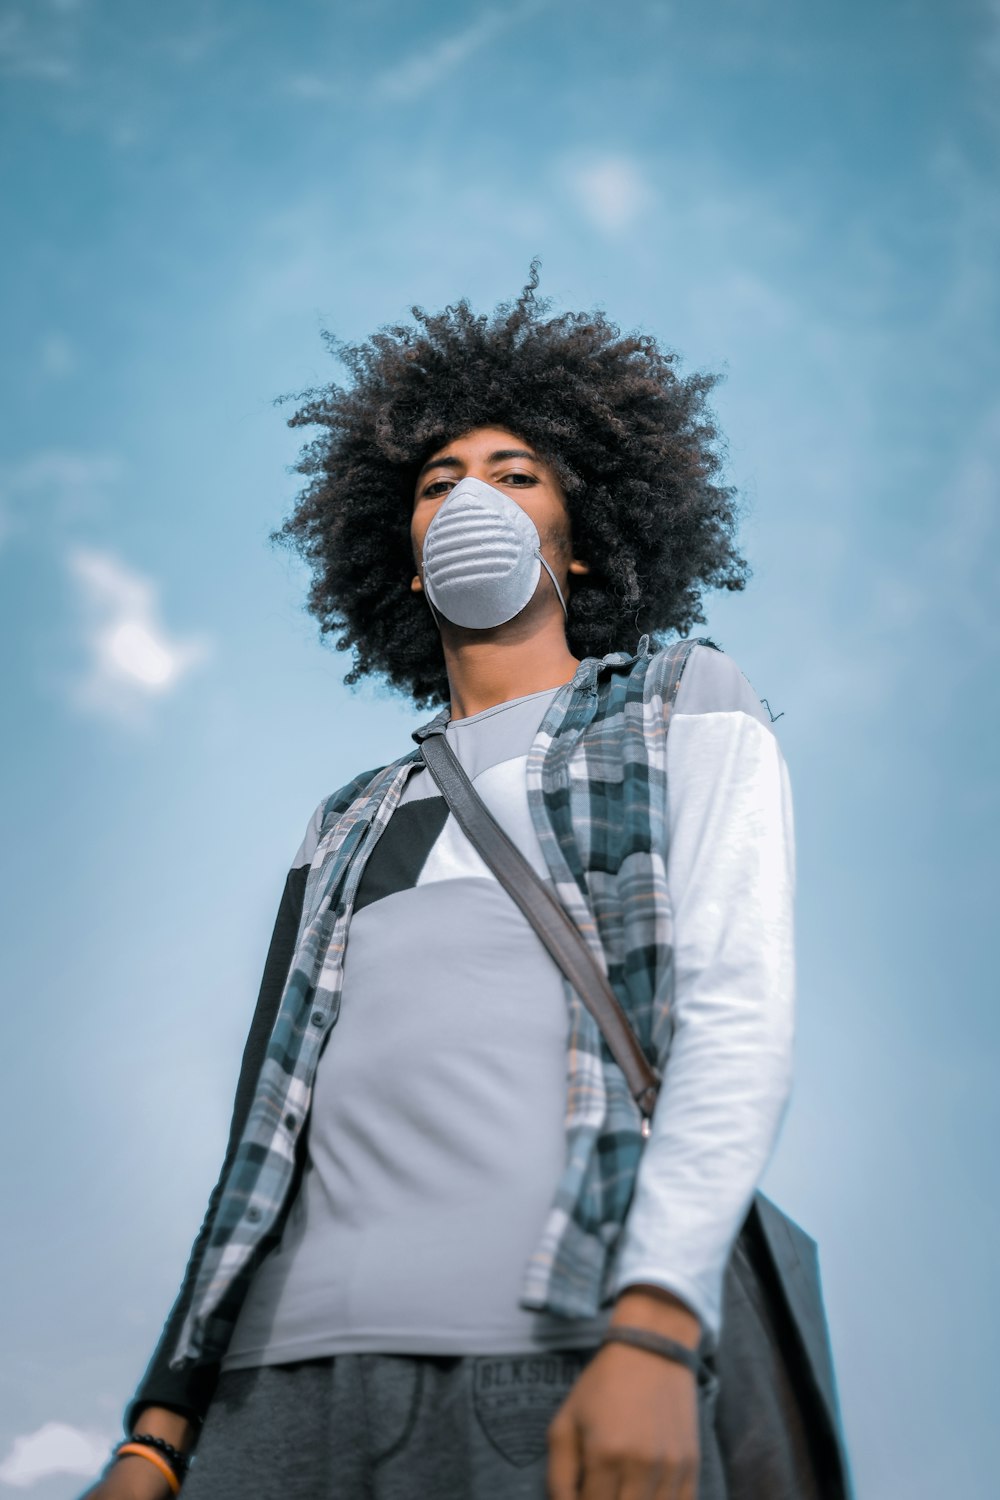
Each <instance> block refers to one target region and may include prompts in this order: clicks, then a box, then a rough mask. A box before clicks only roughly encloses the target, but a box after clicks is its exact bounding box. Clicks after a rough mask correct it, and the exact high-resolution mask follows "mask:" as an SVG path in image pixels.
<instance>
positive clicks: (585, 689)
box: [410, 635, 650, 745]
mask: <svg viewBox="0 0 1000 1500" xmlns="http://www.w3.org/2000/svg"><path fill="white" fill-rule="evenodd" d="M649 655H650V650H649V636H648V635H644V636H643V637H642V638H641V639H640V641H639V644H638V646H637V647H636V649H635V652H634V654H633V655H631V656H630V655H629V653H628V652H627V651H610V652H609V653H608V655H607V656H585V657H584V659H583V661H582V662H581V663H580V665H579V666H578V667H577V669H576V671H575V672H574V673H573V676H572V678H571V679H570V685H571V686H572V688H573V691H574V692H576V693H594V692H596V691H597V679H598V678H599V677H600V675H601V673H602V672H604V671H613V670H615V669H616V668H618V667H626V666H631V665H632V664H633V663H634V662H637V661H638V660H639V658H640V657H643V656H649ZM450 722H451V706H450V704H447V703H446V704H445V705H444V707H443V708H440V709H439V710H438V712H437V713H436V714H435V715H434V717H433V719H430V720H428V722H427V723H426V724H421V726H420V728H419V729H414V730H413V731H412V733H411V736H410V738H411V739H413V740H415V741H416V743H417V744H418V745H419V744H420V742H421V740H425V739H426V738H427V736H428V735H430V734H441V733H443V732H444V730H445V729H446V728H447V726H448V724H449V723H450Z"/></svg>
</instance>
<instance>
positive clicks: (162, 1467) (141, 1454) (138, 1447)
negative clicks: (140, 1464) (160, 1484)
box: [115, 1443, 181, 1495]
mask: <svg viewBox="0 0 1000 1500" xmlns="http://www.w3.org/2000/svg"><path fill="white" fill-rule="evenodd" d="M126 1453H134V1454H135V1455H136V1457H137V1458H146V1459H148V1460H149V1462H150V1463H151V1464H155V1465H156V1467H157V1468H158V1469H159V1471H160V1473H161V1474H162V1475H163V1477H164V1479H165V1480H166V1481H167V1483H168V1484H169V1486H170V1493H171V1494H172V1495H179V1494H180V1492H181V1482H180V1480H179V1479H178V1478H177V1475H176V1474H175V1473H174V1471H173V1469H172V1468H171V1467H170V1465H169V1464H168V1463H167V1460H166V1459H165V1458H161V1457H160V1455H159V1454H158V1453H156V1452H154V1450H153V1449H152V1448H147V1447H145V1445H144V1444H142V1443H122V1445H121V1447H120V1448H119V1449H118V1452H117V1454H116V1455H115V1456H116V1457H117V1458H122V1457H123V1456H124V1455H125V1454H126Z"/></svg>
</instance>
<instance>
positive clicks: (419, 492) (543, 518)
mask: <svg viewBox="0 0 1000 1500" xmlns="http://www.w3.org/2000/svg"><path fill="white" fill-rule="evenodd" d="M468 477H471V478H473V479H481V480H483V481H484V482H485V483H486V484H491V485H493V486H494V488H496V489H498V490H502V491H503V493H504V494H506V495H509V496H510V498H511V499H512V500H513V501H514V502H515V504H517V505H519V506H520V507H521V509H522V510H523V511H525V512H526V514H527V515H529V516H530V517H531V519H532V521H534V523H535V527H536V529H537V531H538V535H539V537H540V539H541V543H542V555H543V557H544V558H545V561H546V562H547V563H548V564H549V566H550V567H551V568H552V570H553V572H554V573H555V575H556V577H557V578H559V580H560V587H563V585H564V583H565V581H566V575H567V573H586V572H587V571H588V566H587V564H586V563H585V562H581V561H580V560H579V559H578V558H574V557H572V556H571V545H572V544H571V540H570V523H569V512H568V510H567V508H566V499H565V496H564V495H563V491H562V486H561V485H560V483H559V481H558V479H557V478H556V476H555V473H554V471H553V470H552V469H551V468H550V466H549V465H548V464H547V463H545V462H544V461H543V460H542V459H540V458H538V457H537V456H536V455H535V453H534V451H533V449H532V447H531V445H530V443H526V442H525V441H524V440H523V439H522V438H519V437H518V436H517V435H516V433H513V432H508V431H507V429H506V428H503V427H476V428H474V429H473V431H472V432H467V433H465V434H463V436H462V437H459V438H455V439H454V440H453V441H452V442H450V443H446V444H445V445H444V447H443V448H440V449H439V450H438V451H437V452H436V453H432V454H431V456H430V458H429V459H428V461H427V462H426V464H425V465H424V467H423V469H422V470H421V472H420V474H419V475H418V476H417V483H416V488H415V490H414V495H413V516H412V519H411V521H410V536H411V539H412V542H413V560H414V562H415V563H416V565H417V569H418V572H417V575H416V576H415V577H414V579H413V581H412V583H411V584H410V587H411V589H412V590H413V591H414V593H419V592H420V591H421V590H422V589H423V583H422V582H421V573H422V571H423V569H422V562H421V559H422V557H423V548H424V537H425V536H426V535H427V528H428V526H429V525H430V524H431V522H432V521H433V519H434V517H435V515H436V514H437V510H438V506H439V505H441V504H442V502H443V501H444V499H445V496H446V495H448V494H450V492H451V490H452V489H453V488H454V486H455V485H456V484H457V483H458V481H459V480H460V479H466V478H468ZM549 587H550V588H551V584H550V585H549ZM565 592H566V589H565V588H564V593H565ZM553 597H554V595H553ZM556 607H557V608H558V602H557V604H556Z"/></svg>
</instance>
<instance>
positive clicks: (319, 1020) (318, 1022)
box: [309, 1010, 326, 1026]
mask: <svg viewBox="0 0 1000 1500" xmlns="http://www.w3.org/2000/svg"><path fill="white" fill-rule="evenodd" d="M309 1019H310V1021H311V1022H312V1023H313V1025H314V1026H322V1024H323V1022H324V1021H325V1020H326V1016H324V1014H323V1012H322V1011H321V1010H314V1011H313V1013H312V1015H311V1016H310V1017H309Z"/></svg>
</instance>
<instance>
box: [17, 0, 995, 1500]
mask: <svg viewBox="0 0 1000 1500" xmlns="http://www.w3.org/2000/svg"><path fill="white" fill-rule="evenodd" d="M0 81H2V94H0V111H2V127H3V128H2V130H0V173H2V179H0V186H2V201H3V203H4V205H5V214H4V218H5V228H4V235H3V249H2V254H3V259H4V272H5V274H4V276H3V281H2V287H3V295H4V298H5V306H4V332H5V337H4V339H3V346H2V356H0V381H2V388H0V396H2V410H3V412H4V416H5V418H6V420H5V421H4V422H3V423H2V424H0V426H2V432H0V618H2V628H3V640H4V651H3V667H4V691H3V700H4V706H5V710H6V716H7V717H6V721H5V725H6V728H5V733H4V735H3V738H2V741H0V745H2V755H3V758H4V762H5V767H4V769H5V775H4V778H3V786H4V830H5V832H4V838H3V841H2V847H0V861H2V865H3V875H4V891H5V899H4V903H3V909H2V918H0V920H2V922H3V926H4V933H3V951H4V953H5V956H6V962H5V966H4V970H5V979H6V982H7V985H8V996H7V1001H6V1005H5V1008H4V1015H5V1020H6V1028H7V1035H6V1039H5V1045H4V1047H3V1049H2V1054H0V1057H2V1061H0V1067H2V1069H3V1084H2V1091H0V1099H2V1108H3V1110H4V1114H5V1119H4V1137H3V1138H4V1141H5V1149H4V1152H3V1158H2V1160H3V1167H4V1173H5V1181H6V1185H7V1186H6V1196H7V1199H8V1202H9V1203H10V1204H12V1205H13V1209H12V1211H9V1212H8V1216H7V1228H6V1231H5V1234H4V1236H3V1241H2V1246H0V1273H2V1274H3V1276H4V1285H5V1286H6V1288H7V1299H6V1301H7V1317H6V1319H5V1323H6V1331H5V1336H4V1348H5V1362H4V1369H3V1372H2V1373H3V1384H2V1387H0V1389H2V1396H3V1399H2V1401H0V1495H6V1494H8V1493H9V1494H11V1495H14V1494H16V1493H24V1494H25V1495H28V1496H31V1497H32V1500H68V1497H69V1496H71V1495H74V1494H75V1493H77V1492H78V1490H79V1489H80V1487H81V1486H82V1484H83V1476H84V1475H85V1474H86V1473H87V1472H88V1465H89V1466H90V1472H92V1471H93V1469H94V1467H95V1466H96V1464H97V1462H98V1459H97V1458H96V1457H95V1456H94V1455H95V1454H98V1453H100V1452H101V1451H102V1447H103V1445H104V1444H106V1443H108V1442H110V1441H111V1440H112V1439H113V1438H114V1437H115V1436H116V1435H117V1432H118V1423H119V1418H120V1413H121V1409H122V1406H123V1404H124V1402H125V1400H126V1399H127V1398H128V1396H129V1395H130V1394H131V1391H132V1389H133V1388H134V1385H135V1383H136V1381H137V1379H138V1377H139V1375H140V1373H141V1370H142V1368H143V1366H144V1364H145V1361H146V1359H147V1357H148V1355H149V1353H150V1351H151V1349H152V1346H153V1344H154V1342H155V1339H156V1336H157V1334H158V1332H159V1328H160V1325H161V1323H162V1319H163V1317H164V1315H165V1312H166V1310H167V1307H168V1306H169V1303H170V1301H171V1299H172V1296H173V1292H174V1290H175V1288H176V1286H177V1283H178V1282H179V1280H180V1276H181V1273H182V1270H183V1264H184V1260H185V1258H186V1254H187V1251H188V1248H189V1245H190V1242H191V1239H192V1237H193V1235H194V1232H195V1229H196V1227H197V1224H198V1222H199V1220H200V1216H201V1213H202V1210H203V1207H204V1202H205V1199H206V1197H207V1194H208V1191H209V1189H210V1187H211V1185H212V1182H213V1181H214V1176H215V1172H216V1170H217V1167H218V1163H219V1160H220V1157H221V1151H222V1145H223V1138H224V1133H225V1130H226V1126H227V1122H228V1114H229V1109H230V1102H231V1092H232V1087H233V1084H234V1081H235V1076H236V1070H237V1066H238V1058H239V1052H240V1049H241V1046H242V1039H243V1035H244V1032H245V1028H246V1025H247V1022H248V1017H249V1011H250V1007H251V1006H252V1004H253V1000H254V998H255V996H256V989H257V983H258V980H259V974H260V968H261V965H262V962H263V957H264V953H265V950H266V945H267V940H268V937H269V934H270V927H271V922H272V920H273V915H274V910H275V907H276V904H277V900H278V896H279V894H280V890H281V886H282V883H283V879H284V872H285V868H286V866H287V863H288V860H289V858H290V856H291V854H292V853H293V851H294V850H295V848H296V847H297V845H298V842H299V840H300V838H301V835H302V832H303V830H304V827H305V823H306V821H307V819H308V817H309V815H310V813H311V811H312V809H313V808H314V807H315V805H316V803H317V801H318V800H319V798H320V797H321V796H322V795H324V794H325V793H327V792H329V791H331V790H333V789H334V788H335V787H337V786H339V785H340V784H341V783H342V782H344V781H345V780H347V779H348V777H350V776H352V775H353V774H355V773H356V772H357V771H358V770H360V769H362V768H363V767H365V766H369V765H373V764H381V763H383V762H385V761H387V760H390V759H392V758H394V757H395V756H396V755H398V754H399V753H401V752H402V751H403V750H405V749H406V748H407V747H408V745H409V739H408V735H409V731H410V729H411V728H412V727H413V725H414V723H415V722H420V721H421V720H422V718H424V717H426V715H415V714H414V712H413V711H412V710H411V709H410V708H409V707H408V705H407V704H406V703H405V701H403V700H401V699H399V698H397V697H393V696H390V695H389V694H387V693H386V692H385V691H384V690H382V689H380V688H379V687H378V686H377V685H370V686H366V687H364V688H363V689H361V690H359V691H355V692H352V691H350V690H348V689H346V688H344V687H343V685H342V683H341V678H342V676H343V673H344V671H345V670H346V667H347V663H346V661H345V660H344V658H343V657H341V656H339V655H337V654H336V653H335V652H333V651H331V650H329V649H328V648H326V647H323V646H321V645H320V643H319V641H318V636H317V630H316V627H315V625H314V623H313V622H312V621H311V619H310V618H309V617H308V616H307V615H306V614H305V613H304V611H303V608H302V603H303V598H304V592H305V585H306V579H305V575H304V573H303V570H302V569H301V567H300V566H299V565H298V564H297V563H296V562H295V561H294V560H292V559H291V558H290V557H289V556H288V555H287V554H285V553H282V552H280V551H278V550H276V549H274V548H273V547H271V546H270V545H269V544H268V541H267V535H268V532H269V530H270V529H271V528H272V527H273V526H275V525H276V524H278V523H279V522H280V520H281V519H282V517H283V516H284V514H285V513H286V511H287V509H288V507H289V505H290V503H291V501H292V498H293V496H294V493H295V488H296V476H294V475H293V474H290V473H289V472H288V466H289V465H290V464H291V463H292V462H293V460H294V458H295V455H296V453H297V451H298V448H299V445H300V442H301V441H302V438H303V434H302V433H300V432H292V431H289V430H288V429H287V428H286V426H285V418H286V416H287V415H288V411H289V409H288V408H282V407H280V406H275V405H274V398H275V397H277V396H279V395H281V394H284V393H287V392H294V391H298V390H302V389H304V388H306V387H308V386H310V385H312V384H315V383H317V382H320V381H323V380H326V379H329V378H331V377H333V376H334V375H336V374H337V369H336V367H335V365H334V364H333V362H332V361H331V359H330V356H329V354H328V353H327V352H326V349H325V347H324V345H323V341H322V339H321V336H320V331H321V329H323V328H329V329H331V330H332V331H333V332H334V333H336V334H337V335H338V336H340V337H343V338H348V339H352V338H360V337H363V336H364V335H365V334H367V333H368V332H369V331H371V330H372V329H373V328H375V327H377V326H379V325H381V324H384V323H387V322H390V321H396V320H399V319H400V318H403V317H405V316H406V315H407V309H408V307H409V306H410V305H411V304H412V303H414V302H419V303H422V304H425V305H427V306H428V307H432V308H433V307H438V306H441V305H443V304H444V303H445V302H448V301H452V300H454V299H455V298H456V297H458V296H461V295H468V296H469V297H470V299H471V300H472V301H473V302H474V303H475V304H476V305H477V306H480V307H482V308H484V309H485V308H489V307H492V306H493V304H494V303H495V302H496V301H498V300H499V299H501V298H507V297H510V296H512V295H515V294H516V292H517V291H518V289H519V288H520V286H521V285H522V283H523V281H524V279H525V276H526V273H527V266H528V262H529V260H530V259H531V257H532V255H535V254H538V255H540V257H541V259H542V290H543V291H544V292H546V293H548V294H549V295H551V296H552V297H553V298H555V300H556V305H557V306H558V307H590V306H594V305H600V306H603V307H605V308H606V309H607V311H608V313H609V314H610V315H611V316H612V317H613V318H615V319H616V320H617V321H618V322H619V323H621V324H622V325H623V326H626V327H640V328H643V329H646V330H648V331H650V332H652V333H654V334H656V335H657V337H659V338H660V339H661V340H662V341H663V342H664V343H666V344H668V345H670V346H672V347H673V348H675V349H676V350H677V351H678V353H679V354H680V356H681V359H682V362H683V367H684V368H685V369H695V368H708V369H714V370H718V371H720V372H721V373H722V374H723V375H724V376H725V379H724V381H723V383H722V384H721V385H720V386H719V387H718V389H717V391H716V394H715V398H714V405H715V408H716V411H717V413H718V416H719V419H720V423H721V426H722V428H723V430H724V431H725V433H726V435H727V438H728V474H729V477H730V479H731V481H732V482H733V483H734V484H736V485H737V487H738V488H739V490H740V492H741V495H742V496H743V500H744V520H743V525H742V539H743V545H744V550H745V552H746V554H747V555H748V557H749V559H750V562H751V564H752V567H753V569H754V576H753V579H752V581H751V584H750V587H749V588H748V590H747V591H746V593H745V594H743V595H739V596H725V597H715V596H711V597H709V599H708V601H707V614H708V621H707V624H706V625H705V626H704V627H703V633H707V634H710V635H712V636H713V637H714V638H715V639H716V640H718V641H719V642H720V643H721V644H722V645H723V646H724V648H725V649H726V650H727V651H728V652H729V653H730V654H731V655H732V656H733V657H734V658H735V659H736V661H737V662H738V663H739V665H740V666H741V667H742V669H743V670H744V672H745V673H746V674H747V676H748V677H749V678H750V680H751V682H752V683H753V684H754V686H755V687H756V689H757V691H758V693H760V694H761V695H764V696H766V697H767V698H768V700H769V702H770V704H771V707H772V710H773V711H774V712H775V713H781V714H782V715H783V717H782V718H781V720H780V722H779V726H778V727H779V731H780V736H781V740H782V744H783V747H784V750H785V754H786V757H787V759H788V762H789V767H790V770H791V775H792V785H793V791H794V795H795V806H796V825H797V838H798V859H799V896H798V955H799V993H800V1001H799V1005H800V1011H799V1015H800V1020H799V1040H798V1067H797V1083H796V1090H795V1095H794V1100H793V1103H792V1106H791V1109H790V1111H789V1114H788V1117H787V1120H786V1124H785V1128H784V1132H783V1135H782V1139H781V1143H780V1145H779V1148H778V1151H777V1153H776V1156H775V1158H774V1161H773V1163H772V1166H771V1168H770V1169H769V1172H768V1175H767V1179H766V1186H767V1188H768V1190H769V1191H770V1192H771V1193H772V1195H773V1196H775V1197H776V1198H777V1199H778V1200H779V1201H780V1202H781V1203H782V1205H783V1206H784V1207H785V1208H786V1209H788V1210H789V1211H790V1212H792V1213H793V1214H795V1215H796V1217H798V1218H799V1219H800V1221H801V1222H802V1223H803V1224H804V1225H805V1226H806V1227H807V1228H808V1229H809V1230H810V1232H811V1233H813V1234H814V1235H815V1236H816V1237H817V1239H818V1240H819V1243H820V1250H821V1261H822V1266H823V1271H824V1277H825V1284H826V1291H827V1298H828V1303H829V1311H830V1317H831V1323H832V1327H833V1337H834V1343H835V1348H836V1354H837V1358H838V1365H839V1374H840V1382H841V1389H842V1399H843V1405H844V1411H845V1419H846V1423H847V1430H848V1435H849V1439H850V1442H851V1447H852V1451H853V1455H854V1462H855V1468H856V1473H857V1479H858V1487H859V1500H898V1497H899V1496H901V1495H906V1496H907V1497H908V1500H924V1497H928V1500H929V1497H931V1496H934V1497H937V1496H939V1495H941V1494H960V1495H962V1496H963V1497H964V1500H980V1497H983V1500H985V1497H986V1496H987V1495H992V1494H993V1493H994V1487H993V1486H991V1485H990V1480H991V1478H992V1477H993V1475H994V1474H995V1470H996V1461H997V1454H996V1437H995V1430H996V1429H995V1417H994V1412H993V1411H992V1409H991V1406H992V1403H991V1402H990V1400H989V1396H990V1394H991V1392H992V1391H995V1375H994V1370H995V1355H994V1350H993V1345H992V1339H991V1331H992V1329H993V1327H995V1324H996V1314H997V1297H996V1292H995V1273H994V1269H993V1263H994V1261H995V1259H996V1253H997V1249H998V1244H1000V1240H998V1235H997V1227H998V1226H997V1219H998V1210H997V1200H996V1173H995V1170H994V1158H995V1151H996V1147H995V1143H996V1141H997V1139H998V1126H1000V1120H998V1113H1000V1110H998V1106H997V1097H998V1094H997V1090H996V1087H995V1076H996V1070H997V1064H998V1058H997V1041H998V1033H1000V1021H998V1015H997V1009H998V1008H997V1003H996V1002H997V998H998V997H997V983H996V977H995V974H996V964H995V959H994V942H993V939H994V935H995V930H996V922H995V918H994V915H993V910H992V906H993V901H994V899H995V893H996V891H997V869H996V865H997V860H996V854H995V850H996V847H997V839H998V833H1000V828H998V822H1000V819H998V802H1000V797H998V785H997V777H996V775H995V770H994V767H995V759H996V757H995V751H994V749H993V746H994V744H995V742H996V738H997V734H998V732H1000V713H998V708H997V697H996V683H997V670H998V665H1000V663H998V654H1000V653H998V646H1000V624H998V615H997V610H996V600H997V595H998V592H1000V535H998V531H1000V527H998V512H997V487H998V483H997V481H998V469H1000V379H998V376H1000V368H998V367H1000V353H998V350H1000V340H998V333H1000V328H998V321H1000V320H998V291H997V278H996V266H997V264H1000V254H998V251H1000V195H998V192H997V186H998V182H997V176H998V174H997V148H998V141H1000V87H998V85H1000V8H998V6H997V4H996V3H995V0H993V3H987V0H952V3H951V4H950V5H949V6H948V7H943V6H940V5H938V4H933V3H931V0H875V3H874V4H873V3H867V4H863V3H860V0H847V3H845V4H842V5H839V6H836V7H834V6H829V7H825V8H818V7H811V6H810V7H806V6H801V5H798V4H794V3H792V0H740V3H736V0H718V3H716V4H714V5H713V6H711V7H707V6H695V5H693V4H681V3H680V0H665V3H644V0H634V3H632V4H630V5H627V6H608V5H607V4H606V3H604V0H572V3H570V0H525V3H522V4H515V5H513V6H503V7H500V6H496V7H492V8H491V7H480V6H478V5H469V4H460V3H455V4H451V5H433V4H403V3H401V0H364V3H360V0H342V3H335V4H320V3H318V0H284V3H282V4H281V5H278V4H277V3H263V0H241V3H239V4H237V3H236V0H218V3H215V4H208V3H205V4H194V3H191V0H175V3H174V4H173V5H171V6H170V7H169V8H160V9H159V10H154V9H152V8H150V7H145V6H143V7H140V6H135V5H130V4H127V3H125V0H73V3H70V0H61V3H45V0H34V3H27V0H9V3H8V4H7V5H6V6H5V8H4V11H3V14H2V16H0Z"/></svg>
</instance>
